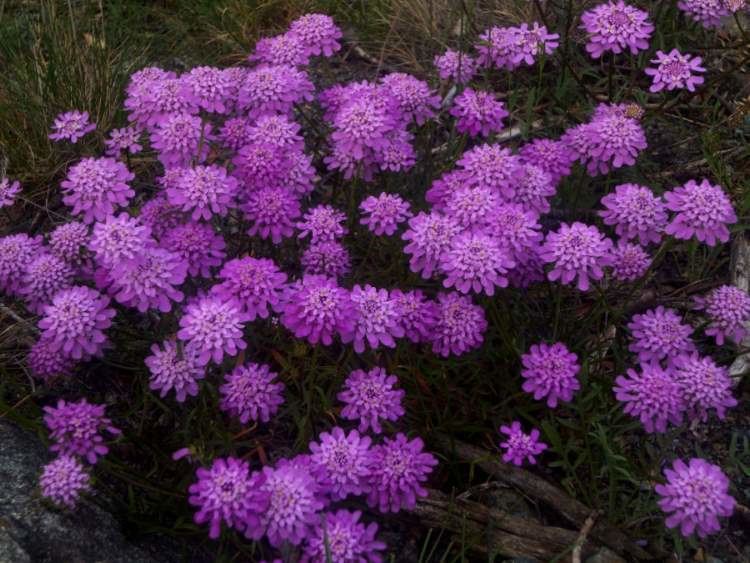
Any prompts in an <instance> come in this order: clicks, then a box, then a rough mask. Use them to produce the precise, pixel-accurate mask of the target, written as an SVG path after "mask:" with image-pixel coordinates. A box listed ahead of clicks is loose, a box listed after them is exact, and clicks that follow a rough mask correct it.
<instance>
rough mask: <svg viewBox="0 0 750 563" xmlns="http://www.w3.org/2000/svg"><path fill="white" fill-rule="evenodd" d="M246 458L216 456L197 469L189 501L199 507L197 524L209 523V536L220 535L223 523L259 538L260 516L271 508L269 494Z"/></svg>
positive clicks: (261, 478) (260, 475) (196, 517)
mask: <svg viewBox="0 0 750 563" xmlns="http://www.w3.org/2000/svg"><path fill="white" fill-rule="evenodd" d="M249 471H250V469H249V466H248V464H247V462H246V461H243V460H240V459H236V458H233V457H227V458H216V459H215V460H214V461H213V464H212V465H211V467H210V468H208V469H206V468H204V467H201V468H199V469H198V470H197V471H196V477H197V481H196V482H195V483H193V484H192V485H190V489H189V492H190V497H189V498H188V502H190V504H192V505H193V506H195V507H197V508H198V511H197V512H196V513H195V516H194V519H195V522H196V524H204V523H206V522H208V523H209V532H208V536H209V537H210V538H212V539H216V538H218V537H219V533H220V531H221V524H222V522H224V523H225V524H226V525H227V526H229V527H230V528H234V529H236V530H239V531H241V532H244V533H245V535H246V536H248V537H253V538H254V539H259V537H257V535H256V530H257V528H258V526H259V523H260V515H261V513H262V512H263V511H264V510H266V508H267V507H268V503H269V499H268V493H267V492H265V491H263V490H262V489H261V486H262V485H263V483H264V481H265V478H264V475H263V474H261V473H253V474H252V475H251V474H250V472H249Z"/></svg>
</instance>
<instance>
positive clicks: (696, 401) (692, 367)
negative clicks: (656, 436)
mask: <svg viewBox="0 0 750 563" xmlns="http://www.w3.org/2000/svg"><path fill="white" fill-rule="evenodd" d="M672 372H673V374H674V378H675V380H676V381H677V382H678V383H679V384H680V387H681V388H682V399H683V401H684V402H685V408H686V410H687V414H688V418H690V419H692V420H698V421H700V422H706V421H707V420H708V414H709V411H710V410H712V409H713V410H715V411H716V416H718V417H719V418H720V419H721V420H724V416H725V414H726V409H727V408H732V407H735V406H737V399H735V398H734V397H733V396H732V380H731V378H730V377H729V370H728V369H727V368H725V367H721V366H718V365H716V363H715V362H714V361H713V360H712V359H711V358H708V357H705V358H703V357H701V356H699V355H698V354H697V353H695V352H694V353H692V354H690V355H688V354H685V355H682V356H677V357H676V358H675V359H674V362H673V368H672Z"/></svg>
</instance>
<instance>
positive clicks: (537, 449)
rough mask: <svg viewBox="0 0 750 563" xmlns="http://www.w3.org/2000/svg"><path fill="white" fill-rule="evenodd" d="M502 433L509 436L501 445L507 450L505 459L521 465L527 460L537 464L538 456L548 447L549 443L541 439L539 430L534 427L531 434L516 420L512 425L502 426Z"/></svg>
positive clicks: (507, 461) (504, 455)
mask: <svg viewBox="0 0 750 563" xmlns="http://www.w3.org/2000/svg"><path fill="white" fill-rule="evenodd" d="M500 433H501V434H505V435H506V436H508V437H507V438H504V440H505V441H504V442H501V443H500V447H501V448H502V449H503V450H505V453H504V454H503V461H504V462H505V463H512V464H513V465H517V466H519V467H520V466H521V465H523V464H524V463H525V462H527V461H528V462H529V463H530V464H532V465H534V464H536V456H538V455H539V454H541V453H542V452H543V451H544V450H546V449H547V444H545V443H544V442H540V441H539V430H538V429H536V428H532V430H531V432H530V433H529V434H526V433H524V431H523V430H522V429H521V423H520V422H518V421H517V420H514V421H513V423H512V424H511V425H510V426H501V427H500Z"/></svg>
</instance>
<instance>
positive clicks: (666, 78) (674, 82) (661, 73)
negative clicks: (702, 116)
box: [645, 49, 706, 92]
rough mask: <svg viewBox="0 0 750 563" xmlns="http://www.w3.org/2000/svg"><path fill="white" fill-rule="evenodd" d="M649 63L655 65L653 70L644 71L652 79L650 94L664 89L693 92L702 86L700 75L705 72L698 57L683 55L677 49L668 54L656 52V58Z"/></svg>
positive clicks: (701, 60)
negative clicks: (680, 89)
mask: <svg viewBox="0 0 750 563" xmlns="http://www.w3.org/2000/svg"><path fill="white" fill-rule="evenodd" d="M651 62H652V63H653V64H654V65H656V66H655V68H647V69H646V70H645V72H646V74H648V75H649V76H651V77H652V78H653V84H652V85H651V88H649V91H650V92H660V91H662V90H664V89H665V88H666V89H667V90H674V89H675V88H685V89H687V90H688V91H690V92H694V91H695V87H696V86H698V85H699V84H703V81H704V80H703V77H702V76H700V74H701V73H703V72H706V69H705V68H704V67H702V66H701V63H702V62H703V59H701V58H700V57H693V56H692V55H689V54H684V55H683V54H682V53H680V52H679V51H678V50H677V49H672V50H671V51H670V52H669V53H665V52H664V51H656V58H655V59H652V60H651Z"/></svg>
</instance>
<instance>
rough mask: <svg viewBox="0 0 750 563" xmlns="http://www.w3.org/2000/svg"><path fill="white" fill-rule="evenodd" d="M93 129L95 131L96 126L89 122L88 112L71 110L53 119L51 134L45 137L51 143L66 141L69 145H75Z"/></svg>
mask: <svg viewBox="0 0 750 563" xmlns="http://www.w3.org/2000/svg"><path fill="white" fill-rule="evenodd" d="M94 129H96V125H95V124H93V123H90V122H89V112H87V111H84V112H80V111H78V110H71V111H66V112H65V113H61V114H60V115H58V116H57V117H56V118H55V122H54V123H53V124H52V133H50V134H49V135H47V136H48V137H49V138H50V139H52V140H53V141H64V140H68V141H70V142H71V143H76V142H78V139H80V138H81V137H83V136H84V135H85V134H86V133H90V132H91V131H93V130H94Z"/></svg>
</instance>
